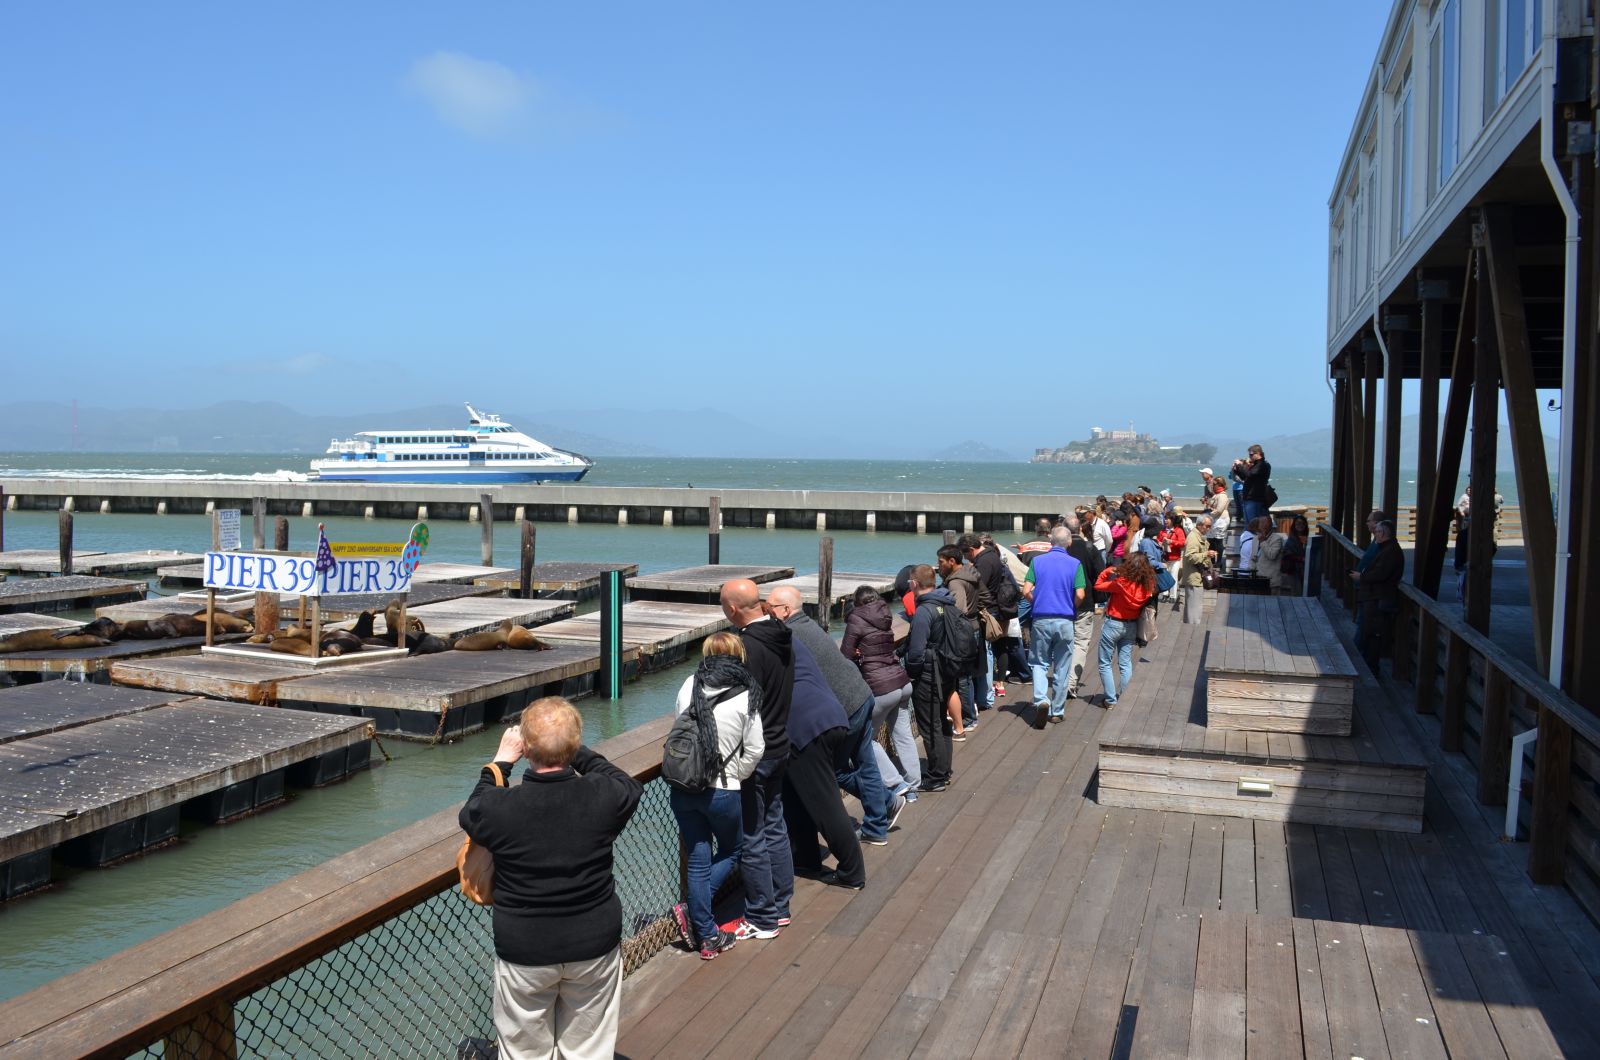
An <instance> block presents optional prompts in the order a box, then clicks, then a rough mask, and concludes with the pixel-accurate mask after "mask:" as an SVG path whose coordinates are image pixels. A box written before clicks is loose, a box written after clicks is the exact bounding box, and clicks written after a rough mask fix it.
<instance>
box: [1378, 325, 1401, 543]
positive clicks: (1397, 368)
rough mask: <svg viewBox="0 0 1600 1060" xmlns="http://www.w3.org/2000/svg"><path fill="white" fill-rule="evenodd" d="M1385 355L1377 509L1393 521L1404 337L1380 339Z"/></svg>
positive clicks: (1397, 487) (1394, 334)
mask: <svg viewBox="0 0 1600 1060" xmlns="http://www.w3.org/2000/svg"><path fill="white" fill-rule="evenodd" d="M1384 345H1385V346H1387V347H1388V348H1389V353H1388V355H1387V356H1386V357H1384V359H1383V501H1382V503H1380V504H1379V505H1378V507H1380V508H1382V509H1383V510H1384V511H1385V512H1388V513H1389V518H1391V519H1394V520H1395V532H1396V533H1397V534H1398V533H1399V526H1400V523H1399V519H1400V397H1401V395H1402V394H1403V393H1404V392H1405V373H1404V372H1403V371H1401V364H1402V354H1403V352H1404V347H1405V333H1404V332H1402V331H1396V330H1391V331H1390V332H1389V333H1388V334H1387V335H1385V336H1384Z"/></svg>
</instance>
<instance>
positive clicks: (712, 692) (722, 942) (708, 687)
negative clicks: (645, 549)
mask: <svg viewBox="0 0 1600 1060" xmlns="http://www.w3.org/2000/svg"><path fill="white" fill-rule="evenodd" d="M701 653H702V656H703V657H702V658H701V660H700V666H699V668H698V669H696V670H695V672H694V675H693V676H691V677H689V678H688V679H687V680H685V681H684V682H683V687H682V688H680V689H679V690H678V703H677V712H678V713H679V714H682V713H683V712H684V711H685V710H688V709H689V706H690V705H691V704H697V705H698V706H699V707H700V709H705V708H707V707H709V708H710V709H711V710H712V716H713V717H714V718H715V719H716V723H717V754H718V755H719V756H720V761H721V763H722V768H721V770H720V771H719V773H718V775H717V779H716V781H715V783H714V785H713V786H712V787H711V789H710V790H708V791H702V792H699V793H697V794H690V793H688V792H686V791H679V790H678V789H677V788H673V789H672V794H671V801H672V815H673V816H674V817H676V818H677V819H678V830H679V831H680V832H681V833H682V834H683V843H684V846H685V848H687V850H688V866H687V875H688V882H689V900H688V902H687V903H683V902H680V903H679V904H677V905H675V906H673V907H672V916H673V919H674V920H675V921H677V925H678V932H679V934H681V935H682V936H683V940H684V941H685V942H687V943H688V944H689V945H690V946H691V947H694V948H696V949H698V950H699V951H700V958H701V959H702V960H707V961H709V960H712V959H713V958H715V957H716V956H717V954H719V953H721V952H722V951H723V950H725V949H728V948H729V947H731V946H732V945H733V933H732V932H730V931H723V930H721V929H720V928H719V927H718V926H717V921H716V917H714V916H713V915H712V913H711V899H712V897H713V896H714V895H715V894H716V893H717V891H718V890H719V889H720V888H721V887H722V885H723V883H724V882H725V881H726V880H727V879H728V876H729V875H730V874H731V873H732V872H733V870H734V868H735V867H736V866H737V865H738V863H739V835H740V820H741V816H740V803H739V784H740V782H741V781H743V780H747V779H749V777H750V775H751V774H752V773H754V772H755V769H756V766H757V765H758V764H759V763H760V761H761V755H762V753H763V752H765V751H766V748H767V745H766V740H765V739H764V737H763V736H762V732H761V686H760V685H759V684H757V683H756V681H755V679H754V678H753V677H751V676H750V671H749V670H747V669H745V665H744V642H743V641H741V640H740V639H739V637H738V636H736V635H735V634H733V633H727V632H723V633H713V634H712V635H711V636H709V637H707V638H706V640H705V644H704V646H703V647H702V648H701ZM703 716H704V715H702V717H703Z"/></svg>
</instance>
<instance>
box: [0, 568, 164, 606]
mask: <svg viewBox="0 0 1600 1060" xmlns="http://www.w3.org/2000/svg"><path fill="white" fill-rule="evenodd" d="M146 591H147V590H146V586H145V583H144V582H135V581H128V580H126V579H123V578H91V577H89V576H88V575H84V574H69V575H67V576H66V577H61V578H9V579H7V580H6V581H3V582H0V613H6V612H16V611H74V610H77V609H79V608H84V607H99V606H101V605H104V604H119V603H123V602H126V601H128V600H143V599H144V596H145V592H146Z"/></svg>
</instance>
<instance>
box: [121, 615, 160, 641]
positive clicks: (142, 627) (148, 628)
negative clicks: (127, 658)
mask: <svg viewBox="0 0 1600 1060" xmlns="http://www.w3.org/2000/svg"><path fill="white" fill-rule="evenodd" d="M171 635H172V634H171V632H170V631H169V630H168V629H167V627H166V625H165V623H163V622H162V621H161V620H160V619H147V618H130V619H129V620H128V621H126V622H124V623H123V624H122V636H123V639H124V640H160V639H161V638H162V637H169V636H171Z"/></svg>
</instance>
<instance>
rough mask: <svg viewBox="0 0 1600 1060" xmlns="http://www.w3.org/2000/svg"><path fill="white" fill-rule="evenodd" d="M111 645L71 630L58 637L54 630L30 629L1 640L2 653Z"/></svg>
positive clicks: (100, 639) (107, 641)
mask: <svg viewBox="0 0 1600 1060" xmlns="http://www.w3.org/2000/svg"><path fill="white" fill-rule="evenodd" d="M110 643H111V642H110V641H109V640H107V639H105V638H104V637H86V636H84V635H83V634H81V633H79V632H77V631H76V630H69V631H68V632H67V635H66V636H64V637H58V636H56V631H55V630H53V629H30V630H25V631H23V632H21V633H13V634H11V636H9V637H6V638H4V639H0V652H13V651H65V650H68V649H71V648H103V647H105V646H106V645H107V644H110Z"/></svg>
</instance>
